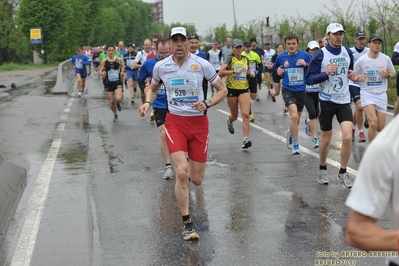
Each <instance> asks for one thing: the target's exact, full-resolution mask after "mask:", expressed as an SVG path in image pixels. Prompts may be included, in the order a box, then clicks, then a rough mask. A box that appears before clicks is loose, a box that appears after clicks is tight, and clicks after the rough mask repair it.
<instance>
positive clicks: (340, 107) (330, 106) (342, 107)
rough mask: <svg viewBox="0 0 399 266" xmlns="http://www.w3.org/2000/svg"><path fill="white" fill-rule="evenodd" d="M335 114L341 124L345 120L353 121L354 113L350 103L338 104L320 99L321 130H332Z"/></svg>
mask: <svg viewBox="0 0 399 266" xmlns="http://www.w3.org/2000/svg"><path fill="white" fill-rule="evenodd" d="M334 115H335V116H336V117H337V120H338V123H340V124H341V123H342V122H345V121H349V122H352V121H353V114H352V108H351V105H350V103H345V104H337V103H330V102H322V101H320V114H319V122H320V129H321V131H330V130H331V129H332V121H333V118H334Z"/></svg>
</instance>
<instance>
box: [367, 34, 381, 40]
mask: <svg viewBox="0 0 399 266" xmlns="http://www.w3.org/2000/svg"><path fill="white" fill-rule="evenodd" d="M375 40H380V41H381V42H382V39H381V37H380V35H377V34H373V35H371V36H370V39H369V42H373V41H375Z"/></svg>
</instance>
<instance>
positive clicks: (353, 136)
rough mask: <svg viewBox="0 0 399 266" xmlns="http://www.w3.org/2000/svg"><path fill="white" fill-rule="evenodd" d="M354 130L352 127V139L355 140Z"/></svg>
mask: <svg viewBox="0 0 399 266" xmlns="http://www.w3.org/2000/svg"><path fill="white" fill-rule="evenodd" d="M355 131H356V129H354V128H352V141H355Z"/></svg>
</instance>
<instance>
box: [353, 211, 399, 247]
mask: <svg viewBox="0 0 399 266" xmlns="http://www.w3.org/2000/svg"><path fill="white" fill-rule="evenodd" d="M376 221H377V220H376V219H374V218H372V217H369V216H365V215H363V214H361V213H358V212H356V211H353V210H352V211H351V213H350V215H349V220H348V229H347V232H346V241H347V242H348V244H349V245H351V246H352V247H355V248H358V249H361V250H365V251H370V250H384V251H397V250H398V249H399V247H398V237H399V231H393V230H386V229H382V228H380V227H378V226H377V225H376V224H375V223H376Z"/></svg>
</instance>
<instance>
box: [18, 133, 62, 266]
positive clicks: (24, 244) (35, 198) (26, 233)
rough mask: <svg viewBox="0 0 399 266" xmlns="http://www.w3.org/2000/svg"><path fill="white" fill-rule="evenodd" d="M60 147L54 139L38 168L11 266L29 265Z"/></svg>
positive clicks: (57, 140) (59, 142)
mask: <svg viewBox="0 0 399 266" xmlns="http://www.w3.org/2000/svg"><path fill="white" fill-rule="evenodd" d="M60 146H61V139H54V140H53V143H52V145H51V148H50V150H49V152H48V155H47V158H46V160H45V161H44V163H43V165H42V167H41V168H40V171H39V174H38V176H37V179H36V185H35V187H34V189H33V192H32V195H31V197H30V200H29V202H28V206H27V208H26V211H27V214H26V216H25V222H24V223H23V225H22V226H23V227H22V231H21V235H20V237H19V240H18V244H17V246H16V249H15V253H14V256H13V258H12V261H11V266H25V265H30V262H31V259H32V254H33V249H34V247H35V244H36V238H37V233H38V230H39V226H40V221H41V218H42V214H43V209H44V202H45V201H46V198H47V195H48V190H49V186H50V181H51V174H52V172H53V167H54V163H55V160H56V159H57V155H58V150H59V148H60Z"/></svg>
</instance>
